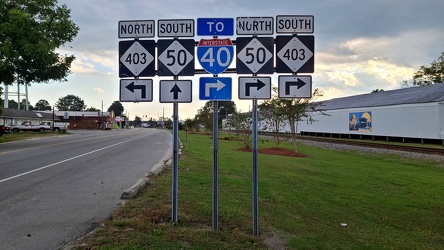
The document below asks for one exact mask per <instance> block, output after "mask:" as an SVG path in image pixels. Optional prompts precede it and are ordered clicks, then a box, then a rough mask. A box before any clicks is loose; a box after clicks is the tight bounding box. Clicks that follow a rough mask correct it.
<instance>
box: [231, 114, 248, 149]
mask: <svg viewBox="0 0 444 250" xmlns="http://www.w3.org/2000/svg"><path fill="white" fill-rule="evenodd" d="M251 123H252V117H251V112H246V113H242V112H238V113H234V114H232V115H231V116H230V117H228V121H227V124H228V126H230V127H231V128H234V130H235V133H236V135H237V138H238V139H239V138H240V137H241V136H242V142H243V144H244V146H245V147H246V148H251V139H250V138H251Z"/></svg>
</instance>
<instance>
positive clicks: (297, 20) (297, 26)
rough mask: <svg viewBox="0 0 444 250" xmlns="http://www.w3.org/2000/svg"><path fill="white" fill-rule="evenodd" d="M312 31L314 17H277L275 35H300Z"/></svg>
mask: <svg viewBox="0 0 444 250" xmlns="http://www.w3.org/2000/svg"><path fill="white" fill-rule="evenodd" d="M313 31H314V17H313V16H306V15H302V16H301V15H297V16H277V17H276V33H289V34H302V33H310V34H312V33H313Z"/></svg>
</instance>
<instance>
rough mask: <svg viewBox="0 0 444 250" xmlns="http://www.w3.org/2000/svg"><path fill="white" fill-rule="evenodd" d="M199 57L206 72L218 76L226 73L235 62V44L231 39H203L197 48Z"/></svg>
mask: <svg viewBox="0 0 444 250" xmlns="http://www.w3.org/2000/svg"><path fill="white" fill-rule="evenodd" d="M197 57H198V59H199V63H200V65H201V66H202V68H203V69H204V70H206V71H207V72H208V73H210V74H213V75H218V74H220V73H222V72H224V71H225V70H226V69H227V68H228V67H229V66H230V64H231V61H232V60H233V57H234V48H233V43H232V42H231V40H230V39H229V38H226V39H218V38H214V39H201V40H200V41H199V44H198V46H197Z"/></svg>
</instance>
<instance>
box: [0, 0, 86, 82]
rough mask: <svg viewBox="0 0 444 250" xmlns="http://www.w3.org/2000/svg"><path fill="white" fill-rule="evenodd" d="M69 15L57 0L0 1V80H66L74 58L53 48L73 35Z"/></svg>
mask: <svg viewBox="0 0 444 250" xmlns="http://www.w3.org/2000/svg"><path fill="white" fill-rule="evenodd" d="M69 18H70V10H69V9H68V8H67V7H66V5H61V6H58V5H57V0H32V1H31V0H2V1H0V82H4V83H5V84H12V83H13V82H18V83H19V84H30V83H31V82H49V81H50V80H58V81H62V80H66V77H67V76H68V74H69V73H70V71H69V68H70V67H71V63H72V62H73V61H74V59H75V57H74V56H73V55H71V56H68V55H60V54H59V53H57V52H56V51H55V50H56V49H57V48H59V47H61V46H62V45H64V44H65V43H67V42H71V41H72V40H73V38H74V37H75V36H76V35H77V32H78V30H79V28H78V27H77V26H76V25H75V24H74V23H73V22H72V21H71V20H70V19H69Z"/></svg>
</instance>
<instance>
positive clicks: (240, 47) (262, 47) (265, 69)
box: [236, 37, 274, 74]
mask: <svg viewBox="0 0 444 250" xmlns="http://www.w3.org/2000/svg"><path fill="white" fill-rule="evenodd" d="M236 54H237V57H236V73H238V74H273V73H274V67H273V54H274V38H273V37H238V38H237V39H236Z"/></svg>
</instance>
